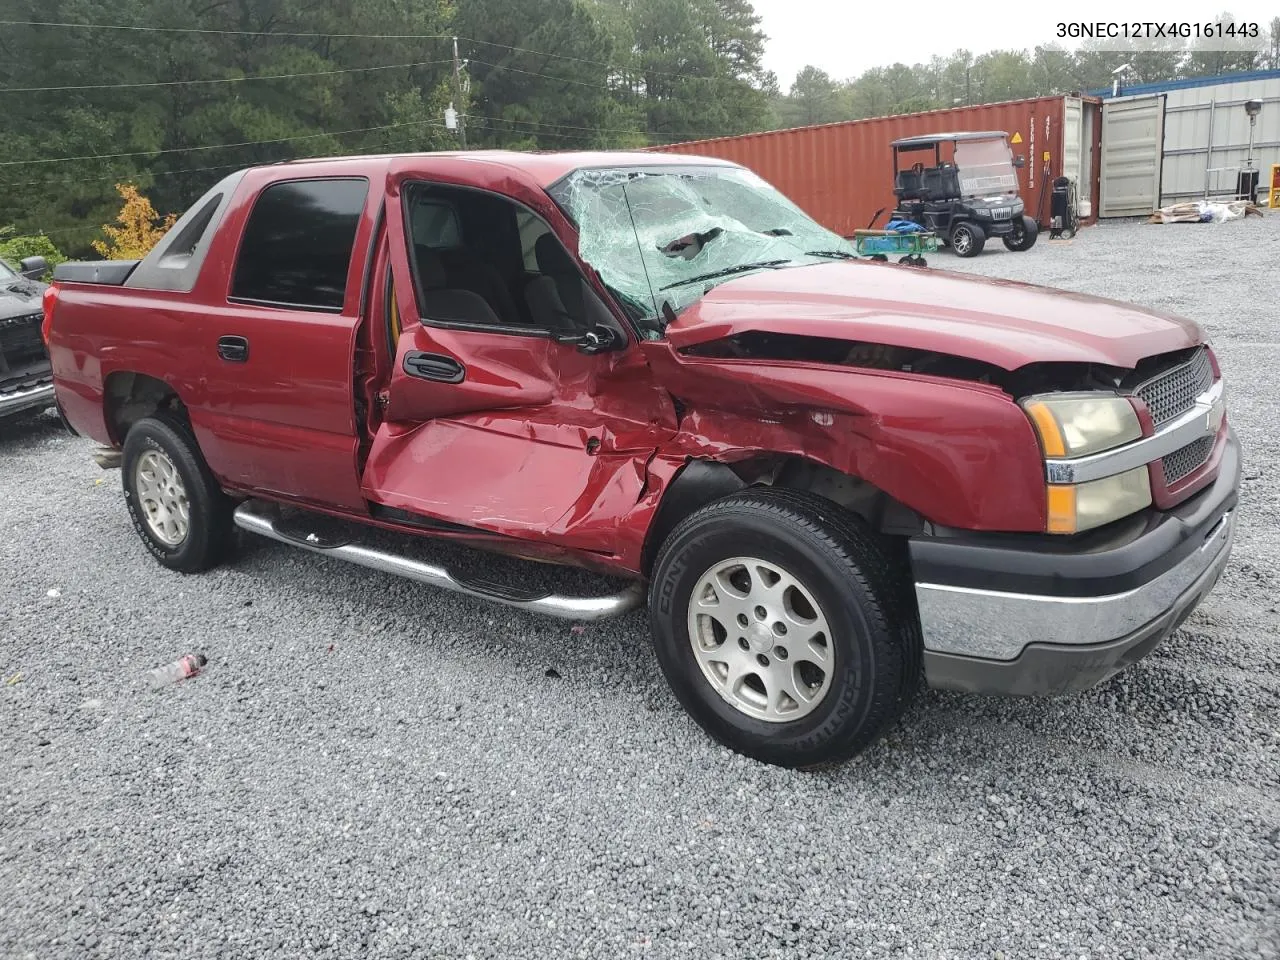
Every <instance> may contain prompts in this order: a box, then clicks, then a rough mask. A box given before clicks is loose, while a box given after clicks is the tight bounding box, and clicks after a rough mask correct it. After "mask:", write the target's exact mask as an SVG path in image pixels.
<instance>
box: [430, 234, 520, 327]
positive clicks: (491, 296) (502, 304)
mask: <svg viewBox="0 0 1280 960" xmlns="http://www.w3.org/2000/svg"><path fill="white" fill-rule="evenodd" d="M436 252H437V254H439V256H440V260H441V262H442V264H443V265H444V270H445V273H446V275H447V276H448V278H449V286H450V287H452V288H453V289H455V290H470V291H471V292H472V293H475V294H478V295H479V296H481V297H483V298H484V299H485V301H486V302H487V303H488V304H489V306H490V307H492V308H493V312H494V313H496V314H497V315H498V317H499V318H500V319H501V320H502V322H503V323H505V324H509V325H512V326H517V325H521V324H522V320H521V317H520V313H519V308H518V307H517V306H516V301H515V298H514V297H513V296H512V295H511V288H510V287H509V286H508V285H507V282H506V281H505V280H504V279H503V278H502V274H501V273H499V272H498V270H497V268H496V267H494V266H493V265H492V264H490V263H488V262H486V261H485V260H484V258H483V257H481V256H479V255H478V254H476V253H475V252H473V251H472V250H469V249H467V248H466V247H452V248H449V249H447V250H438V251H436Z"/></svg>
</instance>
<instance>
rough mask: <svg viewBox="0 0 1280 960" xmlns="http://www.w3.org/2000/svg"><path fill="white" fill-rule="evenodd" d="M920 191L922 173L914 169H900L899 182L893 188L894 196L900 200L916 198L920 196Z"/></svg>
mask: <svg viewBox="0 0 1280 960" xmlns="http://www.w3.org/2000/svg"><path fill="white" fill-rule="evenodd" d="M920 191H921V183H920V174H918V173H916V172H915V171H914V170H900V171H898V183H897V185H896V186H895V187H894V190H893V194H894V196H896V197H897V198H898V199H899V200H916V199H918V198H919V197H920Z"/></svg>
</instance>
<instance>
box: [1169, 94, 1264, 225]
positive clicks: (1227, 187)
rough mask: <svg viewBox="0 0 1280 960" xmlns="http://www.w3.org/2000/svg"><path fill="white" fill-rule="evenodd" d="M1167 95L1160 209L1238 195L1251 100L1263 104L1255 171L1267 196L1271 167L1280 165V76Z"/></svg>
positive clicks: (1254, 153)
mask: <svg viewBox="0 0 1280 960" xmlns="http://www.w3.org/2000/svg"><path fill="white" fill-rule="evenodd" d="M1165 97H1166V101H1165V119H1164V151H1163V153H1164V156H1163V162H1162V168H1161V177H1160V204H1161V206H1167V205H1169V204H1173V203H1180V202H1183V201H1186V200H1195V199H1199V198H1201V197H1204V196H1205V195H1206V193H1208V195H1210V196H1234V195H1235V193H1236V189H1237V179H1238V176H1239V173H1240V171H1242V170H1245V169H1247V168H1248V166H1249V162H1248V161H1249V157H1250V151H1249V133H1250V123H1249V116H1248V113H1247V112H1246V110H1245V103H1246V102H1247V101H1249V100H1259V101H1261V103H1262V108H1261V112H1260V113H1259V115H1258V117H1257V120H1256V123H1255V124H1254V126H1253V151H1252V159H1253V163H1252V167H1253V169H1255V170H1257V171H1259V174H1258V182H1259V191H1260V192H1265V185H1266V182H1267V177H1268V174H1269V171H1270V168H1271V164H1273V163H1280V75H1278V76H1272V77H1268V78H1255V79H1248V80H1242V81H1236V82H1228V83H1219V84H1214V85H1212V86H1203V87H1187V88H1183V89H1172V90H1169V91H1167V92H1166V94H1165Z"/></svg>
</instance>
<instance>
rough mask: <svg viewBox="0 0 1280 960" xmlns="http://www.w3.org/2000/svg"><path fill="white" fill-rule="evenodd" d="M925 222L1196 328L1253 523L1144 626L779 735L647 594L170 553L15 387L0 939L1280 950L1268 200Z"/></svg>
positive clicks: (1002, 264) (403, 951)
mask: <svg viewBox="0 0 1280 960" xmlns="http://www.w3.org/2000/svg"><path fill="white" fill-rule="evenodd" d="M931 259H932V261H933V265H934V266H946V267H951V268H954V269H961V270H965V271H972V272H980V273H987V274H992V275H997V276H1004V277H1011V278H1016V279H1028V280H1034V281H1037V282H1046V283H1050V284H1055V285H1059V286H1064V287H1069V288H1074V289H1078V290H1083V291H1088V292H1093V293H1100V294H1104V295H1108V296H1112V297H1117V298H1121V299H1130V300H1136V301H1140V302H1143V303H1146V304H1151V305H1155V306H1158V307H1165V308H1169V309H1172V310H1175V311H1178V312H1181V313H1184V314H1187V315H1190V316H1193V317H1196V318H1197V319H1199V320H1201V321H1202V322H1203V323H1205V324H1206V326H1207V328H1208V330H1209V331H1210V333H1211V334H1212V337H1213V340H1214V342H1215V344H1216V346H1217V349H1218V351H1219V355H1220V357H1221V359H1222V363H1223V366H1224V368H1225V372H1226V376H1227V378H1228V380H1229V383H1230V388H1229V404H1230V410H1231V414H1230V415H1231V417H1232V419H1233V420H1234V422H1235V424H1236V426H1237V429H1238V431H1239V433H1240V436H1241V438H1242V442H1243V443H1244V445H1245V448H1246V467H1247V477H1248V479H1247V480H1246V482H1245V485H1244V490H1243V504H1242V508H1241V514H1242V521H1243V522H1242V528H1241V531H1240V536H1239V540H1238V543H1237V546H1236V549H1235V553H1234V558H1233V560H1232V563H1231V566H1230V568H1229V570H1228V571H1227V574H1226V575H1225V577H1224V579H1223V580H1222V581H1221V583H1220V584H1219V586H1218V588H1217V590H1216V591H1215V592H1214V593H1213V594H1212V595H1211V596H1210V597H1209V598H1208V599H1207V601H1206V602H1205V603H1204V605H1203V606H1202V607H1201V608H1200V610H1199V611H1198V612H1197V613H1196V614H1195V615H1194V616H1193V617H1192V618H1191V619H1190V620H1189V621H1188V622H1187V624H1186V625H1185V627H1184V628H1183V629H1182V630H1181V631H1179V632H1178V633H1177V634H1176V635H1175V636H1173V637H1172V638H1171V639H1170V640H1169V641H1168V642H1167V643H1166V644H1165V645H1164V646H1163V647H1162V648H1160V649H1159V650H1158V651H1156V652H1155V653H1154V654H1153V655H1152V656H1151V657H1150V658H1149V659H1147V660H1146V661H1144V662H1142V663H1140V664H1138V665H1137V666H1135V667H1133V668H1132V669H1130V670H1129V671H1127V672H1126V673H1124V674H1122V675H1121V676H1120V677H1118V678H1116V679H1115V680H1113V681H1111V682H1109V683H1107V684H1106V685H1104V686H1102V687H1100V688H1098V689H1096V690H1095V691H1092V692H1090V693H1088V694H1086V695H1082V696H1077V697H1074V698H1068V699H1062V700H1056V701H1028V702H1019V701H1004V700H998V699H984V698H977V697H966V696H959V695H951V694H941V693H930V694H927V695H925V696H923V697H922V698H921V702H919V703H918V704H917V705H916V706H915V707H914V708H913V710H912V711H911V712H910V713H909V715H907V716H906V717H905V718H904V719H903V721H902V722H901V723H900V724H899V725H898V726H896V727H895V728H894V729H893V730H892V731H891V733H890V734H889V736H888V737H887V738H886V739H885V740H884V741H883V742H882V743H881V744H879V745H877V746H876V747H875V748H873V749H872V750H870V751H869V752H868V753H866V754H865V755H863V756H862V757H860V758H858V759H857V760H855V761H853V762H851V763H849V764H847V765H845V766H842V767H840V768H839V769H836V770H832V771H828V772H824V773H820V774H801V773H794V772H787V771H783V770H779V769H775V768H770V767H765V766H761V765H758V764H756V763H753V762H750V761H747V760H744V759H742V758H739V757H736V756H734V755H732V754H730V753H729V752H727V751H725V750H722V749H720V748H718V747H716V746H714V745H712V744H711V743H710V742H709V741H708V740H707V739H706V738H705V737H704V736H703V735H702V733H701V732H700V731H699V730H698V729H697V728H696V727H695V725H694V724H693V723H692V722H691V721H690V720H689V719H687V718H686V717H685V715H684V714H683V713H682V712H681V710H680V709H679V707H678V706H677V704H676V703H675V701H674V699H673V698H672V697H671V695H670V694H669V693H668V691H667V689H666V687H665V685H664V684H663V682H662V680H661V676H660V674H659V671H658V668H657V665H656V663H655V661H654V657H653V654H652V651H651V649H650V647H649V644H648V641H647V634H646V628H645V623H644V619H643V617H642V616H641V615H638V614H637V615H633V616H630V617H628V618H626V619H623V620H621V621H615V622H612V623H609V624H602V625H593V626H588V627H587V628H586V629H585V630H580V631H578V632H575V631H574V629H573V628H572V627H571V625H570V624H567V623H562V622H559V621H554V620H547V619H539V618H535V617H533V616H527V615H524V614H522V613H519V612H514V611H508V610H506V609H505V608H501V607H495V606H490V605H486V604H483V603H479V602H472V601H469V600H467V599H465V598H461V597H457V596H454V595H450V594H445V593H441V592H436V591H432V590H429V589H427V588H419V587H415V586H413V585H411V584H409V583H406V582H402V581H397V580H394V579H391V578H388V577H384V576H379V575H375V574H372V573H366V572H364V571H361V570H358V569H354V568H350V567H345V566H341V565H339V564H337V563H334V562H331V561H326V560H324V559H321V558H317V557H312V556H309V555H302V554H299V553H295V552H292V551H290V550H289V549H287V548H284V547H277V546H275V545H272V544H267V543H265V542H260V543H251V544H247V545H246V546H245V548H244V550H243V551H242V552H241V554H240V556H239V557H238V559H237V560H236V562H235V563H234V564H232V565H231V566H228V567H226V568H224V569H221V570H219V571H217V572H215V573H212V574H208V575H205V576H202V577H199V578H189V579H184V578H182V577H180V576H178V575H176V574H170V573H168V572H166V571H163V570H162V569H161V568H159V567H158V566H157V565H156V564H155V563H154V562H153V561H152V560H151V559H150V557H149V556H148V555H147V553H146V552H145V551H144V549H143V547H142V546H141V544H140V543H139V541H138V539H137V537H136V536H135V534H134V532H133V531H132V529H131V528H130V526H129V523H128V520H127V519H126V515H125V510H124V505H123V503H122V499H121V495H120V491H119V475H118V474H117V473H109V474H103V473H102V472H100V471H99V470H98V468H97V467H96V466H95V465H94V464H93V463H92V462H91V461H90V459H89V452H90V450H91V445H90V444H89V443H87V442H85V441H81V440H75V439H71V438H69V437H66V436H64V435H62V434H61V433H60V432H59V430H58V428H57V427H56V424H55V423H54V422H53V421H51V420H50V419H49V418H48V417H47V416H46V417H36V418H31V419H28V420H27V421H25V422H23V423H20V424H18V425H14V426H6V427H5V428H3V429H4V433H3V435H2V436H0V467H2V470H0V517H3V526H4V533H5V536H4V538H3V540H2V541H0V561H3V569H4V581H3V587H0V679H3V680H4V682H3V684H0V725H2V726H0V730H2V736H0V763H2V765H3V767H2V769H3V773H2V774H0V956H3V957H6V958H8V957H14V958H24V957H33V958H34V957H38V958H41V960H44V958H50V957H68V958H70V957H76V958H79V957H110V958H123V957H135V956H149V957H171V956H183V957H206V956H207V957H213V956H219V957H239V956H289V957H294V956H301V955H316V956H322V957H355V956H368V957H411V956H412V957H427V956H431V957H459V958H461V957H475V958H484V957H538V958H541V957H557V958H560V957H608V958H617V957H625V956H638V955H649V956H660V957H693V958H699V960H702V958H709V957H744V958H753V960H755V958H762V957H770V956H794V957H809V956H811V957H820V956H869V957H888V956H895V957H896V956H915V957H928V958H945V957H956V958H975V957H997V958H999V957H1005V958H1021V957H1026V958H1050V957H1067V958H1080V957H1089V958H1101V957H1178V958H1184V957H1214V958H1218V957H1241V958H1257V957H1276V956H1280V799H1278V798H1280V645H1278V643H1277V641H1278V640H1280V617H1277V616H1276V613H1277V608H1276V603H1277V599H1276V596H1277V592H1278V590H1280V506H1278V505H1280V472H1278V471H1277V470H1275V469H1269V467H1274V466H1276V465H1277V464H1276V461H1277V454H1276V452H1275V450H1276V448H1275V446H1274V442H1273V441H1271V440H1270V430H1271V429H1274V424H1275V423H1277V422H1280V399H1277V397H1278V395H1277V391H1276V389H1275V380H1274V376H1275V371H1276V369H1277V368H1278V367H1280V339H1278V337H1277V332H1276V324H1277V316H1276V305H1277V303H1280V273H1277V272H1276V269H1275V266H1276V264H1278V263H1280V216H1274V215H1272V216H1269V217H1267V218H1266V219H1265V220H1264V221H1258V220H1248V221H1245V222H1240V223H1233V224H1226V225H1221V226H1147V225H1144V224H1136V223H1124V224H1108V225H1105V226H1100V227H1094V228H1090V229H1087V230H1085V231H1083V232H1082V233H1081V234H1080V236H1079V237H1078V238H1076V239H1075V240H1074V241H1070V242H1054V243H1050V242H1048V241H1047V240H1042V241H1041V242H1040V243H1039V244H1038V245H1037V246H1036V247H1035V248H1034V249H1033V250H1032V251H1030V252H1028V253H1024V254H1010V253H1007V252H1005V251H1004V250H1003V249H1002V248H999V247H997V248H996V249H994V250H992V251H991V252H989V253H987V254H985V255H984V256H982V257H981V258H979V259H978V260H976V261H958V260H957V259H956V258H954V257H953V256H951V255H949V254H946V253H939V254H937V255H936V256H935V257H933V258H931ZM192 650H202V651H204V652H205V653H206V654H207V655H208V656H209V660H210V663H209V666H208V667H207V669H206V671H205V673H204V674H203V675H201V676H200V677H198V678H197V679H195V680H192V681H188V682H184V683H181V684H178V685H176V686H173V687H171V688H168V689H166V690H164V691H161V692H158V693H151V692H147V691H144V689H143V688H142V682H143V674H144V672H145V671H146V670H147V669H149V668H150V667H152V666H154V665H157V664H160V663H164V662H167V661H169V660H172V659H174V658H175V657H177V656H180V655H182V654H184V653H187V652H189V651H192Z"/></svg>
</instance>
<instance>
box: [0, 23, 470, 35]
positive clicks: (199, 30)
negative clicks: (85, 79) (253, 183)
mask: <svg viewBox="0 0 1280 960" xmlns="http://www.w3.org/2000/svg"><path fill="white" fill-rule="evenodd" d="M0 27H69V28H72V29H82V30H125V31H132V32H137V33H196V34H215V35H218V36H225V37H283V38H289V39H308V40H451V39H453V35H452V34H447V35H446V34H442V33H286V32H280V33H277V32H275V31H265V30H214V29H206V28H203V27H151V26H135V25H133V24H123V23H66V22H56V21H52V20H0Z"/></svg>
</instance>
